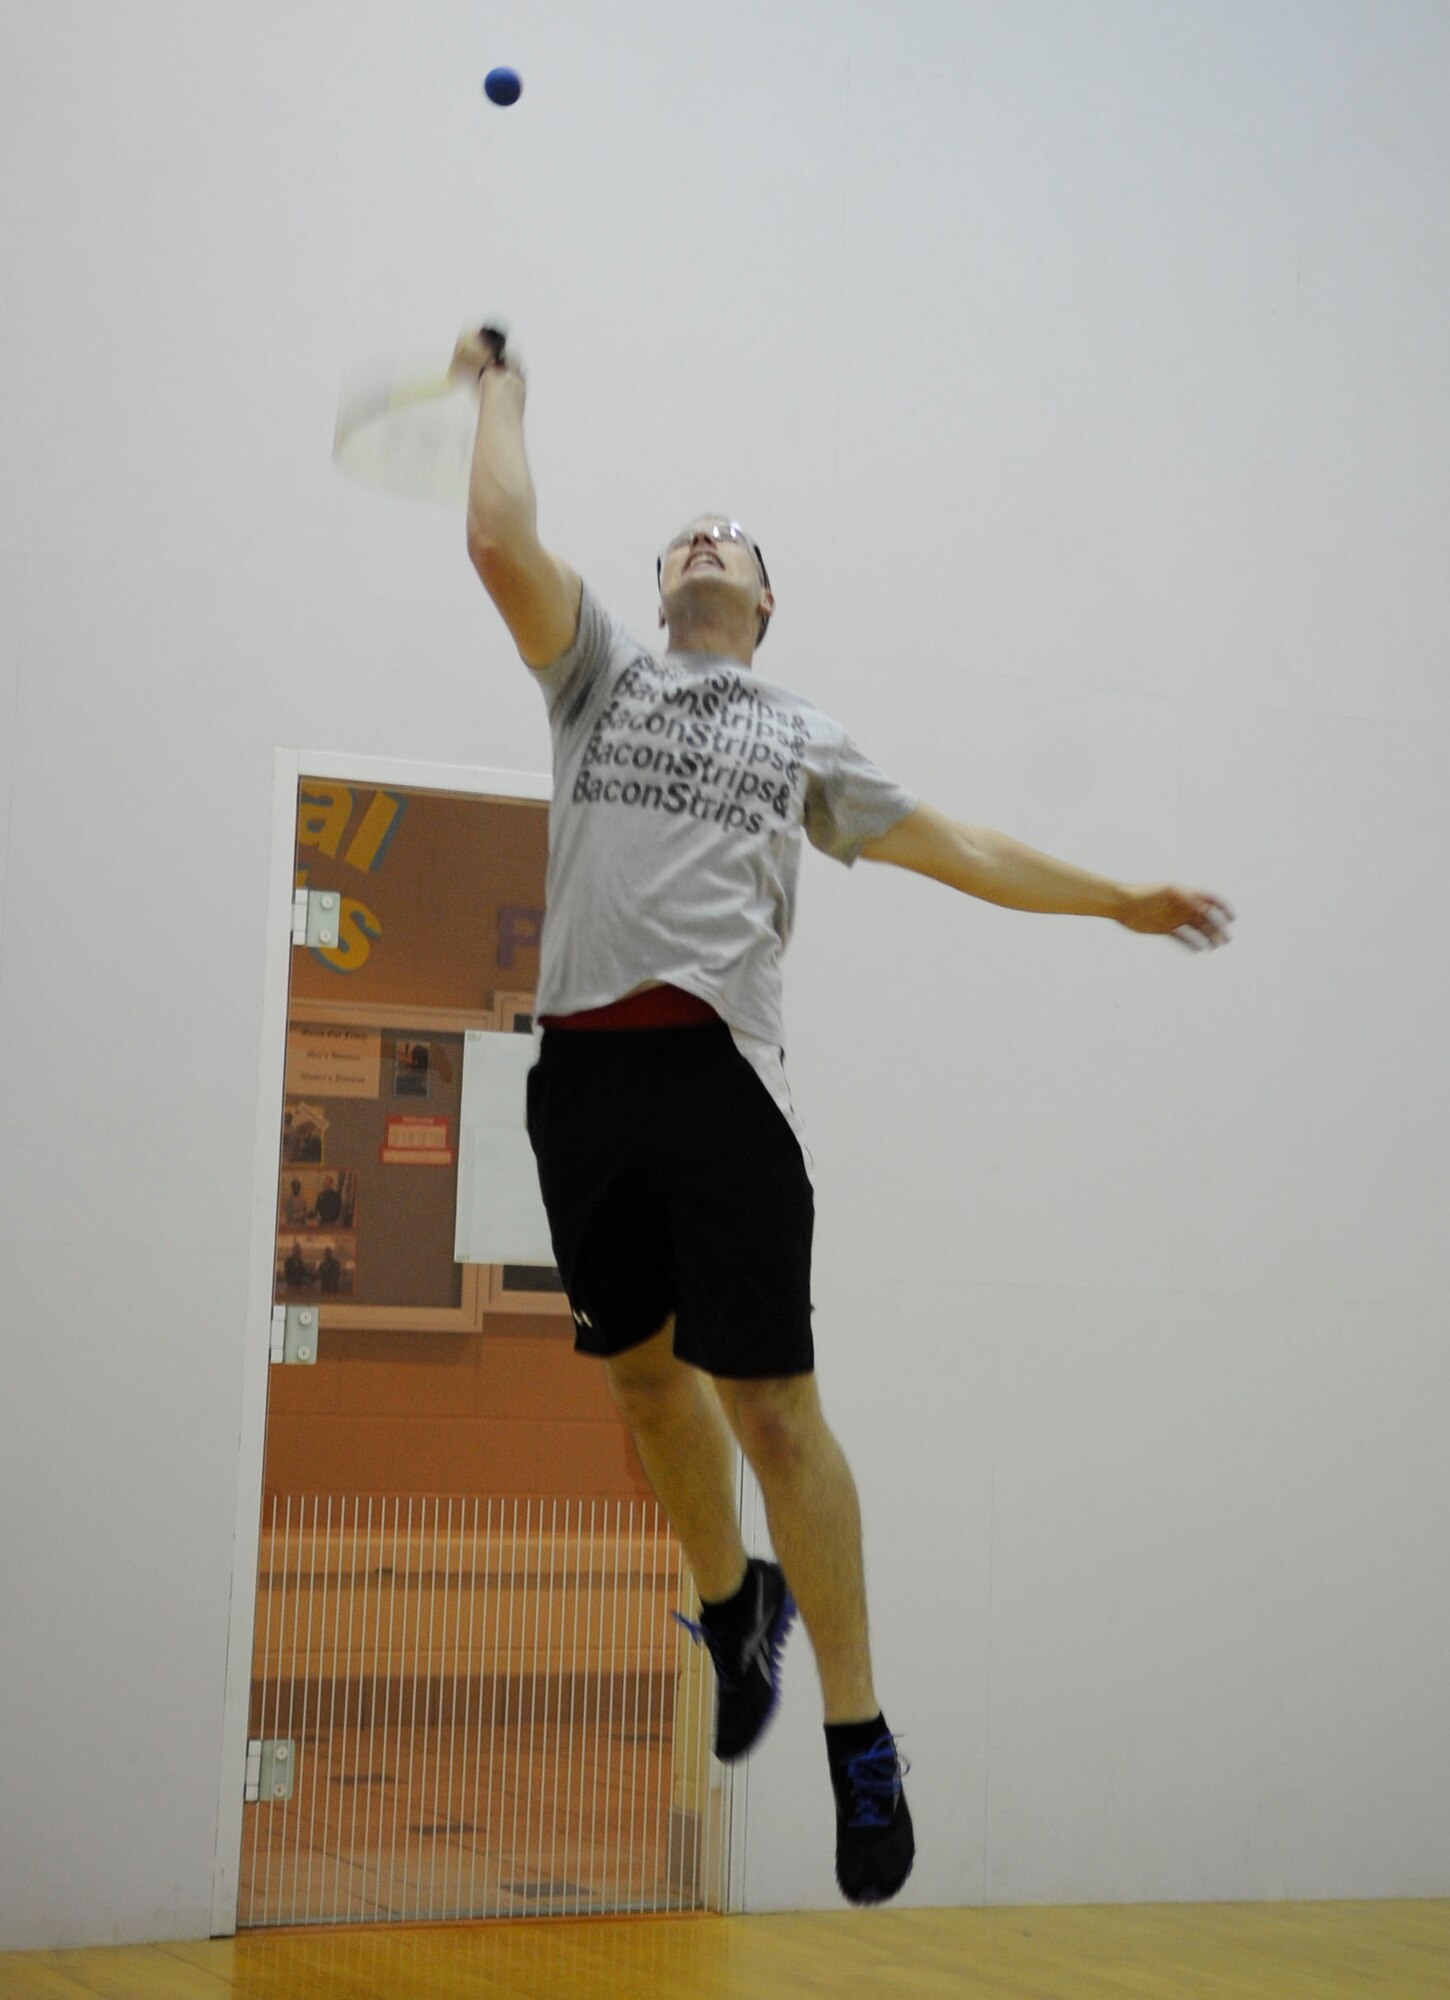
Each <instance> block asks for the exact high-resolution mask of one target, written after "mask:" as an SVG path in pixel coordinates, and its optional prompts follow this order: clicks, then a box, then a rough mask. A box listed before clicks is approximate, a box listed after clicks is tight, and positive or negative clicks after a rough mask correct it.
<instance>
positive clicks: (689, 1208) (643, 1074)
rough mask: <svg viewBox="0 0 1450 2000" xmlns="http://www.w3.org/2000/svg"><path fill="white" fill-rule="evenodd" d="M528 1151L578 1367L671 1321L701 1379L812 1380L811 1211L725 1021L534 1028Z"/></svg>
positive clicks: (770, 1102)
mask: <svg viewBox="0 0 1450 2000" xmlns="http://www.w3.org/2000/svg"><path fill="white" fill-rule="evenodd" d="M528 1126H529V1139H530V1142H531V1144H532V1145H533V1149H534V1156H535V1158H536V1159H537V1161H538V1163H539V1185H540V1188H541V1189H542V1192H543V1197H544V1207H545V1209H546V1210H547V1211H548V1216H549V1229H550V1234H551V1236H552V1238H553V1244H554V1257H555V1261H556V1262H557V1264H558V1266H559V1271H560V1275H561V1276H562V1277H563V1280H564V1289H565V1291H566V1292H567V1294H568V1298H569V1305H570V1308H571V1310H572V1312H573V1314H574V1345H575V1347H576V1348H577V1349H578V1351H579V1352H580V1353H581V1354H594V1355H599V1356H600V1357H608V1356H610V1355H615V1354H622V1353H623V1352H624V1351H625V1350H626V1349H627V1348H630V1347H637V1346H638V1345H639V1344H640V1342H641V1341H644V1340H648V1339H649V1338H650V1337H651V1335H653V1334H656V1333H658V1332H659V1331H660V1329H661V1327H662V1326H663V1325H664V1323H665V1321H666V1320H667V1319H668V1318H669V1316H670V1314H671V1313H673V1314H674V1316H675V1340H674V1351H675V1353H676V1354H677V1355H678V1356H679V1358H680V1359H681V1360H682V1361H688V1362H691V1363H693V1365H694V1366H695V1367H697V1368H702V1369H704V1370H705V1371H706V1372H707V1373H708V1374H710V1375H720V1376H726V1377H733V1378H736V1379H756V1378H760V1377H764V1376H782V1375H809V1374H810V1373H812V1372H813V1370H814V1368H815V1348H814V1344H813V1341H812V1338H811V1297H810V1274H811V1235H812V1231H813V1229H814V1226H815V1202H814V1198H813V1196H812V1193H811V1183H810V1177H809V1175H808V1174H807V1172H806V1167H805V1161H804V1159H803V1158H802V1156H801V1148H800V1142H799V1141H798V1139H797V1138H796V1135H795V1133H794V1132H793V1131H792V1130H791V1127H790V1124H789V1122H788V1120H787V1119H786V1116H785V1114H784V1112H783V1111H782V1110H781V1109H780V1106H779V1105H778V1104H777V1103H776V1102H775V1100H774V1098H773V1097H772V1096H771V1094H770V1092H769V1091H768V1090H767V1089H766V1087H765V1085H764V1083H762V1081H761V1079H760V1078H759V1076H757V1074H756V1072H755V1070H754V1069H753V1068H752V1067H751V1065H750V1063H749V1062H748V1061H747V1060H746V1058H745V1057H744V1056H743V1055H742V1054H741V1053H740V1051H739V1049H738V1048H736V1046H735V1042H734V1040H733V1038H732V1036H731V1033H730V1030H729V1028H728V1027H727V1026H726V1025H725V1023H724V1022H723V1021H720V1022H709V1023H705V1024H703V1025H690V1026H684V1027H668V1028H622V1029H609V1030H605V1031H603V1032H598V1033H596V1032H592V1031H588V1030H579V1029H567V1028H545V1029H544V1031H543V1048H542V1051H541V1053H540V1055H539V1059H538V1061H537V1062H536V1063H535V1065H534V1067H533V1068H532V1069H531V1070H530V1071H529V1078H528Z"/></svg>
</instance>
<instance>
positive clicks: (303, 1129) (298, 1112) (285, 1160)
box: [282, 1102, 327, 1167]
mask: <svg viewBox="0 0 1450 2000" xmlns="http://www.w3.org/2000/svg"><path fill="white" fill-rule="evenodd" d="M326 1158H327V1113H326V1112H325V1111H324V1110H323V1108H322V1106H321V1105H320V1104H303V1103H300V1102H299V1103H293V1102H289V1103H288V1104H287V1105H286V1106H285V1108H284V1109H283V1112H282V1164H283V1166H284V1167H302V1166H312V1165H316V1166H321V1164H322V1162H323V1161H324V1160H325V1159H326Z"/></svg>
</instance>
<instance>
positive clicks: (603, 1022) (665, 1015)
mask: <svg viewBox="0 0 1450 2000" xmlns="http://www.w3.org/2000/svg"><path fill="white" fill-rule="evenodd" d="M719 1019H720V1016H719V1015H718V1014H717V1013H716V1012H715V1009H714V1008H713V1007H712V1006H711V1005H710V1003H709V1001H708V1000H701V999H699V998H697V996H696V995H695V994H693V993H686V992H685V991H684V990H683V988H682V987H679V986H649V987H646V988H645V990H644V992H643V993H629V994H626V996H625V997H624V999H623V1000H611V1001H610V1003H609V1005H608V1006H607V1007H586V1008H585V1009H584V1011H583V1013H581V1014H541V1015H540V1016H539V1026H540V1027H541V1028H569V1029H573V1028H683V1027H689V1026H693V1025H697V1024H703V1023H704V1022H706V1021H718V1020H719Z"/></svg>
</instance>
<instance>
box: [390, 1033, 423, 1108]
mask: <svg viewBox="0 0 1450 2000" xmlns="http://www.w3.org/2000/svg"><path fill="white" fill-rule="evenodd" d="M430 1046H431V1045H430V1044H429V1043H428V1042H408V1041H404V1040H403V1038H402V1037H401V1036H399V1037H398V1039H397V1041H396V1042H395V1043H394V1044H393V1095H394V1097H427V1095H428V1076H429V1070H430V1055H429V1050H430Z"/></svg>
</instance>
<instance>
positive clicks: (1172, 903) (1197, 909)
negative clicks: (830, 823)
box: [861, 805, 1233, 950]
mask: <svg viewBox="0 0 1450 2000" xmlns="http://www.w3.org/2000/svg"><path fill="white" fill-rule="evenodd" d="M861 854H862V856H863V858H864V859H865V860H867V861H889V862H892V863H894V865H895V866H896V867H898V868H909V869H911V870H912V871H913V872H914V873H915V874H918V875H930V876H931V877H932V879H933V880H934V881H937V882H945V883H946V884H947V886H948V887H949V888H952V889H960V890H961V891H962V893H963V894H964V895H967V896H978V897H980V898H981V900H982V901H983V902H986V903H997V904H1000V906H1001V907H1002V908H1003V909H1007V910H1038V911H1042V912H1046V913H1051V914H1056V915H1060V916H1076V917H1112V918H1113V919H1114V920H1115V921H1116V922H1118V923H1120V924H1123V925H1124V926H1126V928H1127V929H1128V930H1132V931H1143V932H1146V933H1149V934H1152V935H1159V936H1162V935H1172V936H1174V937H1176V938H1177V940H1178V942H1179V943H1180V944H1184V945H1188V946H1189V947H1190V948H1191V949H1194V950H1202V949H1203V948H1204V947H1205V946H1213V945H1217V944H1227V943H1228V941H1229V937H1228V928H1227V926H1228V924H1229V923H1231V922H1232V921H1233V911H1232V910H1230V909H1229V907H1228V905H1227V904H1226V903H1223V902H1221V901H1220V900H1219V898H1218V897H1217V896H1209V895H1206V894H1204V893H1202V892H1201V891H1198V890H1193V889H1179V888H1175V887H1174V885H1173V884H1172V883H1171V882H1153V883H1144V884H1141V885H1136V886H1135V885H1132V884H1129V883H1125V882H1112V881H1109V880H1108V879H1107V878H1106V877H1105V876H1102V875H1089V874H1087V873H1086V872H1085V871H1084V870H1083V869H1081V868H1074V867H1072V866H1071V865H1070V864H1069V863H1068V862H1066V861H1054V860H1053V858H1052V856H1051V855H1050V854H1039V853H1038V852H1037V851H1036V849H1035V848H1031V847H1024V846H1023V845H1022V843H1021V841H1020V840H1013V839H1012V838H1011V836H1010V835H1008V834H1005V833H995V832H993V830H992V828H991V827H988V826H959V825H958V824H957V823H956V821H955V820H950V819H948V818H947V816H946V814H945V813H939V812H938V811H937V810H936V808H935V807H934V806H928V805H919V806H917V808H916V810H915V811H914V812H909V813H908V814H907V815H906V817H905V819H902V820H898V821H897V823H896V825H895V826H893V827H891V828H890V829H889V830H888V831H887V832H886V833H883V834H882V835H881V837H880V839H879V840H872V841H868V842H867V844H866V846H865V847H863V848H862V849H861Z"/></svg>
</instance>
